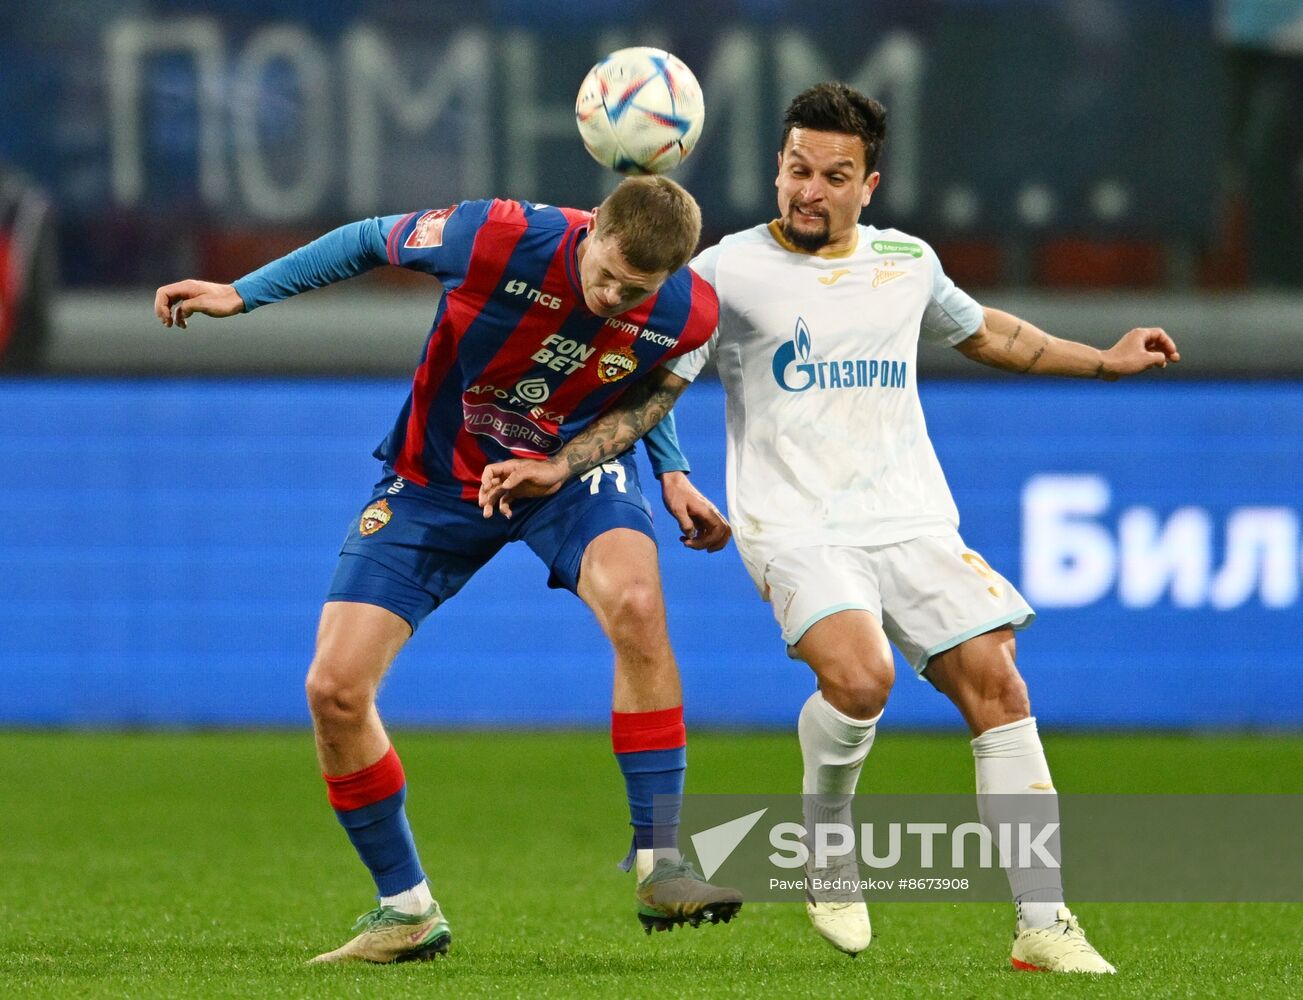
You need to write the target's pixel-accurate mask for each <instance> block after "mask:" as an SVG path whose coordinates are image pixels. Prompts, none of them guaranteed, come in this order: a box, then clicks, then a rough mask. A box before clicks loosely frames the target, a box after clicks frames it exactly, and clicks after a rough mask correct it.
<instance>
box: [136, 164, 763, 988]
mask: <svg viewBox="0 0 1303 1000" xmlns="http://www.w3.org/2000/svg"><path fill="white" fill-rule="evenodd" d="M700 231H701V215H700V211H699V209H698V207H697V204H696V202H695V201H694V200H693V199H692V196H691V195H689V194H688V193H687V192H686V191H685V190H683V188H681V187H679V185H677V184H675V183H674V182H673V181H670V180H667V179H665V178H660V177H656V178H638V179H633V180H626V181H624V182H623V183H621V184H620V186H619V187H618V188H617V189H616V190H615V192H614V193H612V194H611V196H610V197H609V198H607V199H606V200H605V201H604V202H603V203H602V205H601V206H600V208H598V209H594V210H593V211H592V212H591V213H590V212H584V211H578V210H574V209H564V208H555V207H552V206H549V205H535V204H529V203H527V202H517V201H501V200H496V201H468V202H462V203H461V204H458V205H455V206H453V207H451V208H444V209H439V210H435V211H425V212H414V213H412V214H410V215H405V216H391V217H388V218H382V219H369V220H366V221H364V222H357V223H354V224H351V225H347V226H344V227H342V228H340V229H337V230H335V231H333V232H331V233H329V234H327V235H325V236H323V237H321V238H320V239H318V240H316V241H314V242H312V243H310V244H308V245H307V246H305V247H301V248H300V249H298V250H296V251H294V252H293V253H291V254H289V255H288V256H286V257H283V258H281V259H280V260H277V261H274V262H273V263H271V264H268V265H267V266H266V267H263V268H262V269H260V270H258V271H255V272H253V273H252V274H250V275H247V276H246V277H244V278H241V279H239V280H238V281H236V282H235V284H234V285H221V284H214V283H211V282H203V281H194V280H189V281H181V282H177V283H176V284H172V285H166V286H164V287H162V288H160V289H159V290H158V292H157V294H156V295H155V300H154V311H155V313H156V314H157V315H158V318H159V319H160V320H161V321H162V322H163V325H164V326H171V325H172V324H173V323H176V324H177V325H178V326H181V327H184V326H185V325H186V317H188V316H191V315H193V314H194V313H203V314H205V315H208V316H219V317H221V316H232V315H235V314H237V313H241V312H247V311H249V310H251V309H254V308H256V307H258V306H261V305H265V304H267V303H269V302H275V301H278V300H280V299H284V298H287V297H289V296H291V295H295V294H297V293H299V292H302V291H305V290H307V289H310V288H317V287H320V286H323V285H327V284H330V283H331V282H335V281H339V280H342V279H344V278H348V277H352V276H353V275H356V274H359V273H361V272H363V271H366V270H368V269H370V268H373V267H376V266H378V265H381V264H386V263H388V264H394V265H398V266H400V267H407V268H412V269H414V270H418V271H424V272H427V273H429V274H431V275H434V276H435V277H436V278H438V279H439V280H440V281H441V282H442V284H443V290H444V294H443V297H442V299H441V300H440V302H439V306H438V311H437V312H436V314H435V320H434V326H433V329H432V330H431V331H430V334H429V336H428V338H427V340H426V345H425V351H424V354H423V356H422V359H421V363H420V365H419V367H418V368H417V369H416V375H415V378H414V379H413V383H412V391H411V394H410V395H409V397H408V400H407V402H406V404H405V405H404V406H403V409H402V411H401V412H400V413H399V415H398V419H397V421H396V423H395V424H394V428H393V430H392V431H391V432H390V434H389V436H388V437H387V438H386V439H385V441H384V442H383V443H382V444H381V445H380V447H379V448H378V449H377V451H376V457H377V458H380V459H381V460H382V461H383V462H384V472H383V475H382V477H381V479H380V481H379V482H378V483H377V484H376V486H375V489H374V491H373V492H372V495H371V497H370V499H369V500H368V501H367V502H366V503H365V504H364V505H363V507H362V509H361V511H360V513H359V516H358V519H357V522H356V523H355V525H354V527H353V528H352V530H351V531H350V532H349V535H348V537H347V539H346V540H345V542H344V546H343V551H342V552H341V554H340V559H339V564H338V568H337V569H336V572H335V578H334V581H333V582H332V584H331V587H330V593H329V596H328V597H327V599H326V604H325V606H324V608H323V609H322V614H321V624H320V628H319V631H318V634H317V648H316V655H315V657H314V659H313V661H312V666H311V668H310V670H309V672H308V679H307V694H308V704H309V707H310V708H311V711H312V720H313V726H314V729H315V732H316V742H317V752H318V756H319V758H320V761H321V767H322V772H323V775H324V777H325V779H326V784H327V788H328V794H329V797H330V802H331V805H332V806H333V807H334V808H335V811H336V814H337V815H338V817H339V821H340V823H341V824H343V826H344V828H345V829H346V830H347V832H348V836H349V839H350V840H351V841H352V842H353V846H354V847H355V848H356V849H357V852H358V855H359V856H360V857H361V859H362V861H363V863H364V864H365V865H366V866H367V868H368V869H369V870H370V872H371V874H372V876H373V878H374V879H375V883H376V888H377V890H378V893H379V903H380V905H379V906H378V907H377V908H376V909H374V910H372V911H370V912H369V913H367V914H365V915H364V916H363V917H362V918H360V920H359V921H358V926H357V927H356V928H355V930H359V931H360V933H359V934H358V935H357V936H356V937H354V938H353V939H352V940H350V941H349V942H348V943H347V944H345V945H344V946H343V947H341V948H339V949H337V950H335V951H331V952H327V953H326V954H323V955H319V956H317V958H316V959H314V960H313V961H318V962H335V961H342V960H348V959H363V960H366V961H371V962H394V961H406V960H411V959H423V958H429V957H432V956H433V955H435V954H438V953H441V952H446V951H447V950H448V946H449V943H450V940H451V935H450V933H449V929H448V923H447V921H446V920H445V919H444V917H443V914H442V913H441V912H440V910H439V905H438V903H436V902H435V900H434V899H433V897H432V896H431V893H430V888H429V886H428V884H427V882H426V879H425V875H424V873H423V871H422V869H421V862H420V860H419V859H418V857H417V852H416V847H415V844H414V842H413V838H412V833H411V830H410V828H409V826H408V822H407V818H406V814H405V811H404V806H403V803H404V798H405V796H406V788H407V786H406V781H405V778H404V775H403V768H402V765H401V764H400V763H399V759H398V754H397V753H396V752H395V750H394V748H393V746H392V745H391V744H390V741H389V738H388V736H387V735H386V733H385V730H384V727H383V725H382V724H381V721H380V717H379V715H378V713H377V711H376V704H375V696H376V691H377V688H378V687H379V684H380V681H381V678H382V677H383V676H384V673H385V671H386V670H387V669H388V667H389V665H390V663H391V662H392V661H393V659H394V656H395V655H396V654H397V653H398V651H399V649H400V648H402V646H403V644H404V643H405V642H406V641H407V639H408V637H409V636H410V635H411V634H412V633H413V632H414V631H415V629H416V628H417V627H418V626H419V625H420V623H421V621H422V620H423V619H424V618H425V617H426V615H428V614H430V612H431V611H433V610H434V609H435V608H436V607H438V606H439V605H440V604H442V603H443V602H444V601H446V600H448V599H449V598H450V597H452V596H453V595H454V594H456V593H457V591H458V590H460V589H461V587H462V586H463V585H464V584H465V583H466V581H467V580H469V579H470V577H471V575H472V574H473V573H474V572H475V571H476V570H477V569H479V568H480V567H481V566H483V565H484V563H485V562H487V561H488V560H489V559H490V558H491V557H492V556H493V554H494V553H495V552H497V551H498V550H499V549H500V548H501V547H502V546H503V545H505V544H506V543H508V542H512V541H523V542H525V544H527V545H528V546H529V547H530V548H531V549H532V550H533V551H534V552H535V554H536V555H538V557H539V558H540V559H542V560H543V562H544V563H545V564H546V565H547V566H548V568H549V569H550V571H551V576H550V578H549V581H548V585H549V586H552V587H564V588H566V589H567V590H570V591H572V592H573V593H575V594H577V595H578V596H579V597H580V598H581V599H582V600H583V601H584V602H585V603H586V604H588V606H589V607H591V608H592V609H593V612H594V614H595V615H596V616H597V620H598V622H599V623H600V624H601V626H602V628H603V630H604V631H605V632H606V635H607V636H608V638H609V639H610V640H611V643H612V645H613V647H614V650H615V682H614V694H613V698H612V708H613V711H612V715H611V739H612V744H613V747H614V750H615V754H616V757H617V759H618V761H619V764H620V768H621V770H622V771H623V773H624V777H625V782H626V787H627V791H628V797H629V809H630V813H631V821H632V825H633V828H634V849H633V850H631V854H630V861H631V863H636V865H637V872H638V878H639V883H638V891H637V895H638V900H639V911H638V913H639V917H640V919H641V920H642V922H643V925H644V927H645V928H646V929H647V930H648V931H649V932H650V930H651V929H652V928H653V927H655V928H657V929H665V928H668V927H671V926H673V925H674V924H681V923H684V922H685V921H686V922H689V923H691V924H693V925H694V926H695V925H696V924H698V923H700V922H701V921H702V920H703V919H704V920H710V921H712V922H718V921H719V920H721V919H722V920H725V921H727V920H729V919H731V918H732V916H733V915H734V914H735V913H736V912H737V911H738V909H739V908H740V906H741V897H740V896H739V895H738V893H736V892H735V891H734V890H731V889H720V888H716V887H715V886H712V885H710V884H708V883H707V882H706V881H705V880H704V879H702V878H701V876H700V875H699V874H697V873H696V872H695V871H694V870H693V869H692V868H691V866H689V865H688V864H686V863H685V862H683V861H682V860H681V859H680V857H679V855H678V853H677V851H676V850H675V843H674V835H673V832H672V831H673V828H674V827H675V826H677V822H678V817H677V809H674V810H670V811H669V812H663V811H662V809H663V805H662V803H663V802H664V801H665V800H664V799H662V800H661V802H658V803H657V814H656V817H655V823H653V817H652V800H653V796H657V795H660V796H669V797H671V800H672V799H673V797H674V796H681V794H682V790H683V776H684V770H685V760H686V758H685V730H684V725H683V707H682V700H683V699H682V690H681V688H680V683H679V676H678V668H677V666H676V665H675V662H674V657H673V654H672V652H671V651H670V646H669V639H668V636H667V634H666V626H665V609H664V603H663V599H662V596H661V589H660V578H659V571H658V567H657V559H656V548H655V543H654V541H653V534H652V526H651V511H650V507H649V506H648V504H647V501H646V500H645V499H644V498H643V494H642V490H641V489H640V486H639V482H638V472H637V469H636V466H635V465H634V462H633V459H632V455H631V454H629V453H628V452H626V453H625V454H622V455H620V456H618V457H613V460H612V461H609V462H607V463H605V464H604V465H602V467H601V470H600V472H599V474H598V476H597V477H596V478H593V477H589V478H590V479H591V480H592V481H591V482H590V481H588V480H585V481H583V482H579V481H574V482H571V483H570V484H568V485H567V486H566V487H564V488H562V489H560V490H559V491H556V492H555V495H552V496H548V497H545V498H541V499H538V500H533V501H527V502H525V503H521V504H519V505H517V509H516V516H515V517H514V518H513V519H511V520H505V519H503V518H494V519H492V520H487V519H485V518H484V517H483V516H482V515H481V512H480V509H479V507H478V506H476V504H475V500H476V497H477V495H478V489H479V485H480V478H481V473H482V471H483V469H484V467H485V465H487V464H488V463H490V462H494V461H501V460H504V459H509V458H513V457H526V458H545V457H547V456H549V455H551V454H554V453H555V452H556V451H557V450H559V449H560V448H561V446H562V445H563V444H564V443H565V442H566V441H567V440H569V439H570V438H571V437H573V436H574V435H575V434H576V433H577V432H579V431H580V430H582V429H583V428H584V427H585V426H587V425H588V423H589V422H590V421H591V420H593V418H594V417H596V416H597V415H599V414H600V413H602V411H603V410H604V409H606V408H607V407H608V406H609V405H610V404H611V403H612V402H613V401H614V400H615V399H617V398H618V397H619V396H620V395H621V393H623V392H624V391H625V390H626V388H628V387H629V386H630V385H632V384H634V383H636V382H637V381H638V380H639V379H641V378H643V377H644V376H645V375H647V374H648V373H650V372H651V371H653V370H654V369H655V368H656V367H657V366H658V365H659V364H660V363H661V362H663V361H665V360H666V359H668V358H672V357H676V356H678V355H681V354H685V353H687V352H688V351H691V350H693V349H694V348H696V347H699V346H700V345H702V344H704V343H705V342H706V340H707V339H708V338H709V337H710V335H711V332H712V331H713V330H714V328H715V323H716V318H717V314H718V302H717V300H716V297H715V294H714V292H713V291H712V290H711V288H710V286H709V285H707V284H706V283H705V282H704V281H702V280H701V279H700V278H699V277H697V276H696V275H695V274H693V273H692V272H691V271H690V270H688V269H687V268H685V267H684V266H683V265H684V264H685V263H686V262H687V260H688V258H689V257H690V256H691V254H692V251H693V250H694V249H695V247H696V244H697V240H698V238H699V235H700ZM648 451H649V454H650V457H651V460H652V465H653V468H654V469H655V470H656V472H657V475H658V476H660V477H661V480H662V486H663V490H664V494H665V503H666V506H667V507H668V508H669V509H670V511H671V513H673V514H674V516H675V517H676V519H677V520H678V522H679V525H680V527H681V528H682V529H683V532H684V542H685V544H687V545H688V547H690V548H697V549H706V550H708V551H712V552H713V551H717V550H719V549H720V548H722V547H723V546H724V545H725V544H726V543H727V541H728V537H729V533H730V532H729V527H728V524H727V522H726V521H725V520H724V519H723V517H722V516H721V515H720V514H719V512H718V511H717V510H716V509H715V507H714V505H712V504H711V503H710V502H709V501H707V500H706V499H705V498H704V497H702V496H701V495H700V494H699V493H698V492H697V491H696V490H695V488H694V487H692V486H691V484H690V483H688V481H687V479H686V476H685V475H684V474H683V473H684V472H685V471H686V469H687V465H686V463H685V462H684V461H683V458H682V455H681V454H680V453H679V451H678V448H677V442H676V441H675V439H674V436H673V433H672V431H671V433H670V434H669V435H662V436H661V437H660V439H659V440H658V441H657V442H656V444H655V446H653V447H649V448H648Z"/></svg>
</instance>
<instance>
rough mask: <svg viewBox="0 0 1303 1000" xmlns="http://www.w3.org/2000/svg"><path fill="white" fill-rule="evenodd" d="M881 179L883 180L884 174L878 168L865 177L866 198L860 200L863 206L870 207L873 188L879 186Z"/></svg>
mask: <svg viewBox="0 0 1303 1000" xmlns="http://www.w3.org/2000/svg"><path fill="white" fill-rule="evenodd" d="M880 180H882V174H880V173H879V172H878V171H876V170H875V171H873V173H871V174H869V176H868V177H866V178H864V198H863V200H861V201H860V207H861V208H866V207H868V204H869V201H870V199H872V198H873V189H874V188H876V187H877V186H878V181H880Z"/></svg>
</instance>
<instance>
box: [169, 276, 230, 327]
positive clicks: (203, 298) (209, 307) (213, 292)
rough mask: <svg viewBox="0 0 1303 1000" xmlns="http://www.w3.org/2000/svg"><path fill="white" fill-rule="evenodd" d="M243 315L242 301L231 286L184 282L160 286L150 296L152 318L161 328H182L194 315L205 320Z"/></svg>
mask: <svg viewBox="0 0 1303 1000" xmlns="http://www.w3.org/2000/svg"><path fill="white" fill-rule="evenodd" d="M242 312H244V300H243V299H242V298H240V293H239V292H237V291H236V290H235V286H234V285H219V284H218V283H217V282H215V281H196V280H195V279H194V278H188V279H186V280H185V281H176V282H173V283H172V284H170V285H164V286H163V287H162V288H160V289H159V290H158V291H157V292H155V293H154V315H155V316H157V317H158V318H159V321H160V322H161V323H162V324H163V325H164V326H172V324H174V323H175V324H176V325H177V326H179V327H180V328H181V329H182V330H184V329H185V328H186V319H187V317H189V316H193V315H194V314H195V313H203V314H204V315H205V316H216V317H219V318H220V317H223V316H234V315H236V314H237V313H242Z"/></svg>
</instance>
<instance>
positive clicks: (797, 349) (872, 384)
mask: <svg viewBox="0 0 1303 1000" xmlns="http://www.w3.org/2000/svg"><path fill="white" fill-rule="evenodd" d="M812 348H813V339H812V338H811V337H810V328H809V327H808V326H806V325H805V320H804V319H802V318H800V317H799V316H798V317H797V319H796V330H795V331H794V332H793V334H792V339H791V340H789V341H787V342H786V343H784V344H783V345H782V346H781V347H780V348H778V350H776V351H775V352H774V381H775V382H777V383H778V387H779V388H780V389H783V390H785V391H787V392H805V390H806V389H816V388H818V389H871V388H883V389H903V388H905V386H906V384H907V382H908V380H909V362H907V361H893V360H891V359H890V358H855V359H853V360H849V361H811V360H810V355H811V353H812Z"/></svg>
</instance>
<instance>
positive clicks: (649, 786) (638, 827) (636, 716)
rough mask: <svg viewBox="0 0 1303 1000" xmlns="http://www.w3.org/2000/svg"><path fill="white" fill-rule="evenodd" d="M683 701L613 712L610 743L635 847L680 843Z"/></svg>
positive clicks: (684, 749) (684, 758) (684, 759)
mask: <svg viewBox="0 0 1303 1000" xmlns="http://www.w3.org/2000/svg"><path fill="white" fill-rule="evenodd" d="M686 744H687V732H686V730H685V728H684V726H683V707H682V706H676V707H674V708H668V709H663V710H661V711H657V712H612V713H611V745H612V746H613V747H614V749H615V759H616V760H617V761H618V762H619V764H620V771H621V772H622V773H623V774H624V784H625V790H626V792H627V794H628V796H629V822H630V825H632V826H633V846H632V848H631V849H630V857H629V858H628V859H626V860H627V862H628V863H629V864H632V858H633V852H634V851H637V850H643V849H648V848H658V847H677V846H678V838H679V810H680V807H681V805H682V802H683V778H684V773H685V771H686V770H687V766H688V754H687V745H686Z"/></svg>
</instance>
